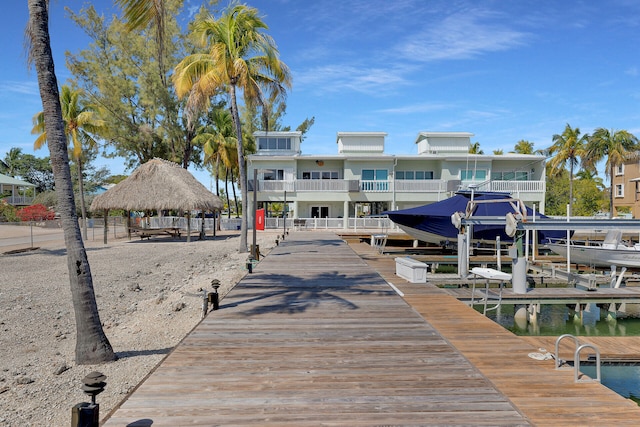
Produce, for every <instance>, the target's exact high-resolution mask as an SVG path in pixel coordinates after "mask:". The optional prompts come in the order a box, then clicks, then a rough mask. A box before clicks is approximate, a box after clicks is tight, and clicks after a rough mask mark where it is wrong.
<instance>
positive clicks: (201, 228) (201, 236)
mask: <svg viewBox="0 0 640 427" xmlns="http://www.w3.org/2000/svg"><path fill="white" fill-rule="evenodd" d="M200 217H201V218H202V223H201V224H200V240H204V238H205V237H206V236H205V234H204V210H202V212H201V213H200Z"/></svg>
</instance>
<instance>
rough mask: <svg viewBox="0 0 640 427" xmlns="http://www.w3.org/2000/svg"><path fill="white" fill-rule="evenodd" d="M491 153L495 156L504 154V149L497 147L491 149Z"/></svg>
mask: <svg viewBox="0 0 640 427" xmlns="http://www.w3.org/2000/svg"><path fill="white" fill-rule="evenodd" d="M493 154H494V155H496V156H502V155H503V154H504V151H503V150H502V148H498V149H495V150H493Z"/></svg>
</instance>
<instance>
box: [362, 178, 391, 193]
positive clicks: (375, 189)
mask: <svg viewBox="0 0 640 427" xmlns="http://www.w3.org/2000/svg"><path fill="white" fill-rule="evenodd" d="M391 189H392V187H391V183H390V182H389V181H376V180H362V181H360V191H362V192H369V193H387V192H389V191H391Z"/></svg>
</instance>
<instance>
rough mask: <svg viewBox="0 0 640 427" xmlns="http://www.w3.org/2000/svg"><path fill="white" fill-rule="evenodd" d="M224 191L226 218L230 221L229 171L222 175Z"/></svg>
mask: <svg viewBox="0 0 640 427" xmlns="http://www.w3.org/2000/svg"><path fill="white" fill-rule="evenodd" d="M224 191H225V192H226V193H227V218H228V219H231V197H230V196H229V169H227V170H226V171H225V173H224Z"/></svg>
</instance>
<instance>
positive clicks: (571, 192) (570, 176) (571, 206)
mask: <svg viewBox="0 0 640 427" xmlns="http://www.w3.org/2000/svg"><path fill="white" fill-rule="evenodd" d="M570 162H571V160H570ZM569 171H570V172H569V213H568V215H569V217H571V215H573V163H572V162H571V164H570V166H569Z"/></svg>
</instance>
